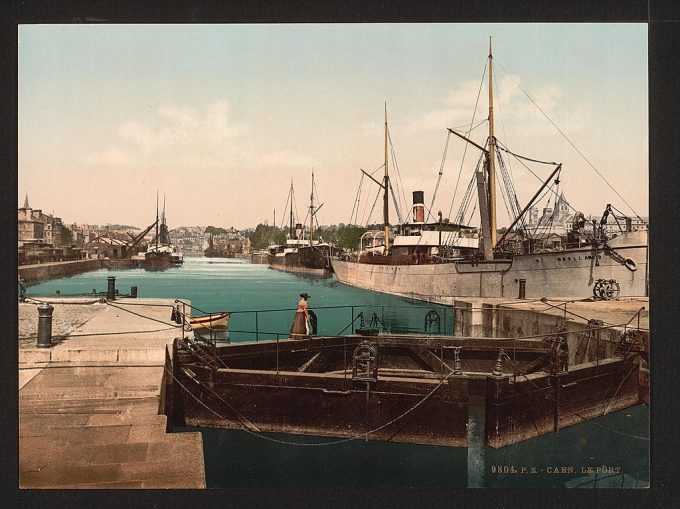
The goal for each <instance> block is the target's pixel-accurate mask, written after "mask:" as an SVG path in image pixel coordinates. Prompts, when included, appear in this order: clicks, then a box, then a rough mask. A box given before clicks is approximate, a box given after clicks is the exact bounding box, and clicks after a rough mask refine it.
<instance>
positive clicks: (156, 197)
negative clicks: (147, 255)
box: [156, 189, 158, 252]
mask: <svg viewBox="0 0 680 509" xmlns="http://www.w3.org/2000/svg"><path fill="white" fill-rule="evenodd" d="M156 252H158V189H156Z"/></svg>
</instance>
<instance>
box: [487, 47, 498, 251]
mask: <svg viewBox="0 0 680 509" xmlns="http://www.w3.org/2000/svg"><path fill="white" fill-rule="evenodd" d="M495 160H496V139H495V138H494V133H493V56H492V54H491V36H489V222H490V226H491V247H492V249H495V248H496V167H495V164H496V163H495Z"/></svg>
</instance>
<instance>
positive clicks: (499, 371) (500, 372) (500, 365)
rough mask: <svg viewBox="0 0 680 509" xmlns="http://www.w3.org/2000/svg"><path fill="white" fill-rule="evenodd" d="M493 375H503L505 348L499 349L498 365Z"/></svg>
mask: <svg viewBox="0 0 680 509" xmlns="http://www.w3.org/2000/svg"><path fill="white" fill-rule="evenodd" d="M491 374H492V375H493V376H503V349H502V348H501V349H500V350H498V359H496V366H495V367H494V368H493V371H492V372H491Z"/></svg>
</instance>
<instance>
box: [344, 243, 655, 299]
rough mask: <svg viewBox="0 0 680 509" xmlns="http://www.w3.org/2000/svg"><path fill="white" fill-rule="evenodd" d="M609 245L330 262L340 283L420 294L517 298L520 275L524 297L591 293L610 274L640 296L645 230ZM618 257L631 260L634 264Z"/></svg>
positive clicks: (624, 293)
mask: <svg viewBox="0 0 680 509" xmlns="http://www.w3.org/2000/svg"><path fill="white" fill-rule="evenodd" d="M609 245H610V246H611V248H612V249H613V251H614V253H615V256H618V257H619V260H617V259H615V258H614V257H613V256H612V255H608V254H607V253H606V252H605V251H604V250H603V249H602V248H599V249H597V251H596V250H595V249H594V248H592V247H583V248H579V249H570V250H565V251H555V252H546V253H536V254H530V255H519V256H515V257H514V258H513V259H512V260H507V261H491V262H469V261H465V262H463V261H460V262H452V263H441V264H424V265H379V264H368V263H357V262H350V261H342V260H337V259H333V260H332V264H333V270H334V272H335V276H336V278H337V280H338V281H339V282H341V283H344V284H347V285H352V286H357V287H360V288H365V289H368V290H374V291H378V292H384V293H390V294H397V295H403V296H409V297H413V298H420V299H428V298H438V297H505V298H517V297H518V296H519V281H520V279H524V280H525V281H526V286H525V297H526V298H541V297H556V298H587V297H592V296H593V288H594V285H595V282H596V280H598V279H605V280H610V279H615V280H616V281H617V283H618V284H619V286H620V293H619V296H620V297H641V296H646V295H647V291H648V289H647V281H648V268H647V259H648V248H647V232H633V233H629V234H625V235H621V236H619V237H616V238H615V239H613V240H612V241H610V242H609ZM621 259H624V260H625V259H631V260H633V261H634V267H635V270H631V269H630V268H628V267H627V266H626V265H625V264H624V263H622V261H620V260H621Z"/></svg>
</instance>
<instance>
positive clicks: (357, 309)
mask: <svg viewBox="0 0 680 509" xmlns="http://www.w3.org/2000/svg"><path fill="white" fill-rule="evenodd" d="M175 302H176V303H179V304H182V305H183V306H184V307H185V308H190V309H191V310H192V311H197V312H199V313H201V314H203V315H204V316H208V317H211V316H214V315H216V314H218V313H219V312H215V311H212V312H211V311H206V310H204V309H201V308H199V307H198V306H195V305H193V304H189V303H187V302H184V301H182V300H181V299H177V300H175ZM433 306H436V307H438V308H441V311H442V313H441V315H442V321H441V327H440V329H439V331H438V332H437V334H446V331H447V311H448V312H451V309H450V307H444V306H441V305H439V304H429V305H384V304H354V305H350V304H347V305H341V306H315V307H314V308H313V311H317V312H318V311H334V310H336V311H338V312H340V313H344V312H346V313H347V315H348V318H349V321H348V322H347V325H346V326H345V327H344V328H343V329H342V330H340V331H338V332H337V333H330V334H328V335H333V336H339V335H341V334H342V333H343V332H345V331H346V330H347V329H348V328H350V327H351V326H352V325H353V324H355V322H357V320H360V319H362V318H363V319H364V320H365V321H366V322H370V321H371V319H372V318H373V317H375V319H374V320H375V321H377V323H378V324H380V325H381V326H382V328H383V332H389V331H388V330H387V329H388V328H390V324H389V322H388V321H386V319H385V311H386V310H388V311H389V310H395V309H404V310H411V311H413V310H417V309H422V310H424V311H425V312H424V313H423V318H422V319H423V320H424V317H425V315H426V314H427V312H429V311H432V309H433ZM366 309H369V310H372V311H373V313H369V314H366V313H364V312H363V311H362V310H366ZM295 311H297V308H277V309H245V310H237V311H230V313H231V315H232V316H234V315H245V314H250V315H252V316H253V322H254V329H233V328H230V329H229V333H230V334H231V333H238V334H249V335H254V337H255V341H260V338H262V339H264V340H267V339H277V340H278V339H282V338H288V337H290V331H272V330H266V329H265V330H263V329H262V328H261V324H262V323H266V321H267V320H266V319H265V320H263V316H266V315H267V314H270V316H271V314H272V313H281V312H288V313H294V312H295ZM378 311H379V313H380V314H379V315H378ZM181 314H182V315H184V313H183V312H182V313H181ZM336 316H337V315H336ZM419 319H420V318H419ZM291 322H292V320H291ZM451 322H452V327H455V315H452V320H451ZM341 323H345V322H341ZM352 333H353V331H352Z"/></svg>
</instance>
